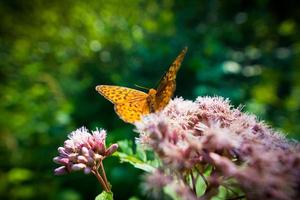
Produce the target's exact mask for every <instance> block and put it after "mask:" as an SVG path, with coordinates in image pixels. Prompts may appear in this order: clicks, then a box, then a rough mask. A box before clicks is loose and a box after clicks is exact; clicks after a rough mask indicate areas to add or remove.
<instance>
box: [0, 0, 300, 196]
mask: <svg viewBox="0 0 300 200" xmlns="http://www.w3.org/2000/svg"><path fill="white" fill-rule="evenodd" d="M297 2H299V1H296V0H295V1H292V0H285V1H283V2H282V3H280V4H279V3H278V2H276V1H271V0H256V1H236V0H227V1H221V0H219V1H218V0H207V1H204V0H194V1H181V0H162V1H160V0H157V1H155V0H148V1H141V0H140V1H137V0H126V1H119V0H109V1H107V0H97V1H84V0H65V1H61V0H52V1H46V0H31V1H22V0H2V1H1V2H0V77H1V79H0V83H1V85H0V95H1V96H0V98H1V101H0V151H1V152H0V159H1V160H0V166H1V171H0V199H75V200H76V199H93V198H94V197H95V196H96V195H97V194H99V193H100V191H101V190H100V186H99V184H98V183H97V180H96V178H95V177H93V176H86V175H83V174H82V173H79V172H78V173H73V174H71V175H66V176H59V177H57V176H54V175H53V170H54V169H55V168H56V167H57V166H58V165H56V164H54V163H53V161H52V158H53V157H54V156H56V155H57V148H58V147H59V146H61V145H62V144H63V141H64V140H65V139H66V136H67V134H68V133H69V132H70V131H72V130H74V129H76V128H79V127H81V126H83V125H84V126H87V127H88V128H89V129H94V128H95V127H99V128H101V127H102V128H104V129H106V130H107V131H108V143H112V142H116V141H118V140H122V139H125V138H128V139H132V140H133V138H134V137H136V136H137V135H136V133H133V131H132V130H133V128H134V127H133V126H132V125H129V124H125V123H124V122H122V121H121V120H120V119H119V118H118V117H117V115H116V114H115V112H114V110H113V106H112V105H111V103H110V102H108V101H107V100H105V99H104V98H103V97H101V96H100V95H99V94H97V92H96V91H95V89H94V88H95V86H96V85H97V84H113V85H120V86H127V87H134V84H137V85H141V86H144V87H149V88H150V87H155V85H156V84H157V82H158V81H159V79H160V78H161V76H162V74H163V73H164V72H165V70H167V68H168V66H169V65H170V64H171V62H172V61H173V59H174V58H175V57H176V56H177V54H178V53H179V52H180V51H181V50H182V48H183V47H184V46H188V47H189V50H188V53H187V56H186V58H185V60H184V62H183V65H182V67H181V69H180V71H179V73H178V78H177V90H176V92H175V95H176V96H182V97H184V98H185V99H191V100H194V99H195V98H196V97H197V96H204V95H210V96H214V95H221V96H223V97H226V98H227V97H228V98H230V100H231V102H232V103H233V104H234V105H235V106H239V105H244V106H245V107H244V108H243V110H244V111H247V112H250V113H254V114H256V115H257V116H258V118H259V119H261V120H264V121H266V122H267V123H268V124H270V125H271V126H273V127H274V128H276V129H277V130H279V131H282V132H283V133H284V134H286V135H287V136H288V137H290V138H294V139H297V140H299V139H300V114H299V113H300V112H299V107H300V106H299V104H300V34H299V28H300V25H299V21H300V5H299V3H297ZM104 165H105V166H106V169H107V175H108V177H109V180H110V182H111V184H112V185H113V188H112V189H113V192H114V196H115V199H128V198H129V197H131V196H136V197H138V198H140V199H145V198H146V197H145V195H144V194H143V193H142V189H141V186H140V182H141V177H140V176H139V175H140V174H141V171H139V170H136V169H134V168H133V167H131V166H129V165H127V164H120V163H119V162H118V160H117V159H115V158H108V159H107V160H105V161H104Z"/></svg>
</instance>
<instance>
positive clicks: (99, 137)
mask: <svg viewBox="0 0 300 200" xmlns="http://www.w3.org/2000/svg"><path fill="white" fill-rule="evenodd" d="M68 138H69V139H67V140H66V141H65V142H64V146H63V147H59V148H58V153H59V156H57V157H55V158H54V159H53V161H54V162H55V163H57V164H60V165H62V166H61V167H58V168H56V169H55V170H54V173H55V174H56V175H61V174H66V173H68V172H71V171H78V170H83V171H84V173H86V174H88V173H90V172H95V171H97V170H98V168H99V163H101V162H102V160H103V159H105V158H106V157H107V156H110V155H111V154H112V153H114V152H115V151H116V150H117V148H118V145H117V144H112V145H111V146H110V147H109V148H106V146H105V139H106V131H105V130H103V129H101V130H98V129H96V130H95V131H92V133H90V132H89V131H88V130H87V129H86V128H85V127H82V128H79V129H77V130H76V131H73V132H71V133H70V134H69V135H68Z"/></svg>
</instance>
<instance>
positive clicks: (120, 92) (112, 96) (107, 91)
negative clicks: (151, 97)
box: [96, 85, 150, 123]
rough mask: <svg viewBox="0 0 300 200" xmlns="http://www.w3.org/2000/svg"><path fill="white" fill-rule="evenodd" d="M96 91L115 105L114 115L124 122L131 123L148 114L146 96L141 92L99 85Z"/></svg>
mask: <svg viewBox="0 0 300 200" xmlns="http://www.w3.org/2000/svg"><path fill="white" fill-rule="evenodd" d="M96 90H97V91H98V92H99V93H100V94H101V95H102V96H104V97H105V98H106V99H108V100H109V101H111V102H112V103H113V104H114V105H115V106H114V107H115V111H116V113H117V114H118V115H119V117H120V118H121V119H122V120H123V121H125V122H128V123H133V122H135V121H137V120H139V119H140V118H141V116H142V115H146V114H148V113H149V112H150V111H149V106H148V103H147V97H148V94H146V93H144V92H142V91H138V90H135V89H131V88H126V87H120V86H112V85H99V86H97V87H96Z"/></svg>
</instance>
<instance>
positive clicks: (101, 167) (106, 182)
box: [100, 161, 110, 190]
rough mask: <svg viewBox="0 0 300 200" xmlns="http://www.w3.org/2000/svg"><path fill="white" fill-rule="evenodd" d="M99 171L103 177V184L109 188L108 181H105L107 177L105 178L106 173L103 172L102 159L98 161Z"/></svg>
mask: <svg viewBox="0 0 300 200" xmlns="http://www.w3.org/2000/svg"><path fill="white" fill-rule="evenodd" d="M100 171H101V173H102V175H103V178H104V182H105V184H106V187H107V188H108V189H109V190H110V187H109V184H108V181H107V178H106V173H105V169H104V167H103V163H102V161H100Z"/></svg>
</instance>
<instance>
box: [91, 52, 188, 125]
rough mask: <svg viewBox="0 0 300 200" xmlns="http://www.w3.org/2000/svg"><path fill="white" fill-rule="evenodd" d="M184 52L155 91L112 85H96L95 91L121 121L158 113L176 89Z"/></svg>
mask: <svg viewBox="0 0 300 200" xmlns="http://www.w3.org/2000/svg"><path fill="white" fill-rule="evenodd" d="M186 51H187V48H184V49H183V50H182V52H181V53H180V54H179V55H178V56H177V58H176V59H175V61H174V62H173V63H172V65H171V66H170V67H169V70H168V71H167V72H166V73H165V75H164V76H163V77H162V79H161V81H160V83H159V84H158V87H157V89H150V90H149V91H148V93H145V92H142V91H139V90H135V89H131V88H127V87H121V86H113V85H98V86H96V90H97V91H98V92H99V93H100V94H101V95H102V96H104V97H105V98H106V99H108V100H109V101H111V102H112V103H113V104H114V105H115V111H116V113H117V114H118V115H119V117H120V118H121V119H122V120H123V121H125V122H128V123H134V122H136V121H138V120H140V119H141V117H142V116H143V115H146V114H149V113H153V112H157V111H160V110H161V109H163V108H164V107H165V106H166V105H167V104H168V103H169V101H170V99H171V98H172V96H173V94H174V91H175V88H176V81H175V80H176V74H177V72H178V70H179V67H180V64H181V62H182V60H183V58H184V55H185V53H186Z"/></svg>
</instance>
